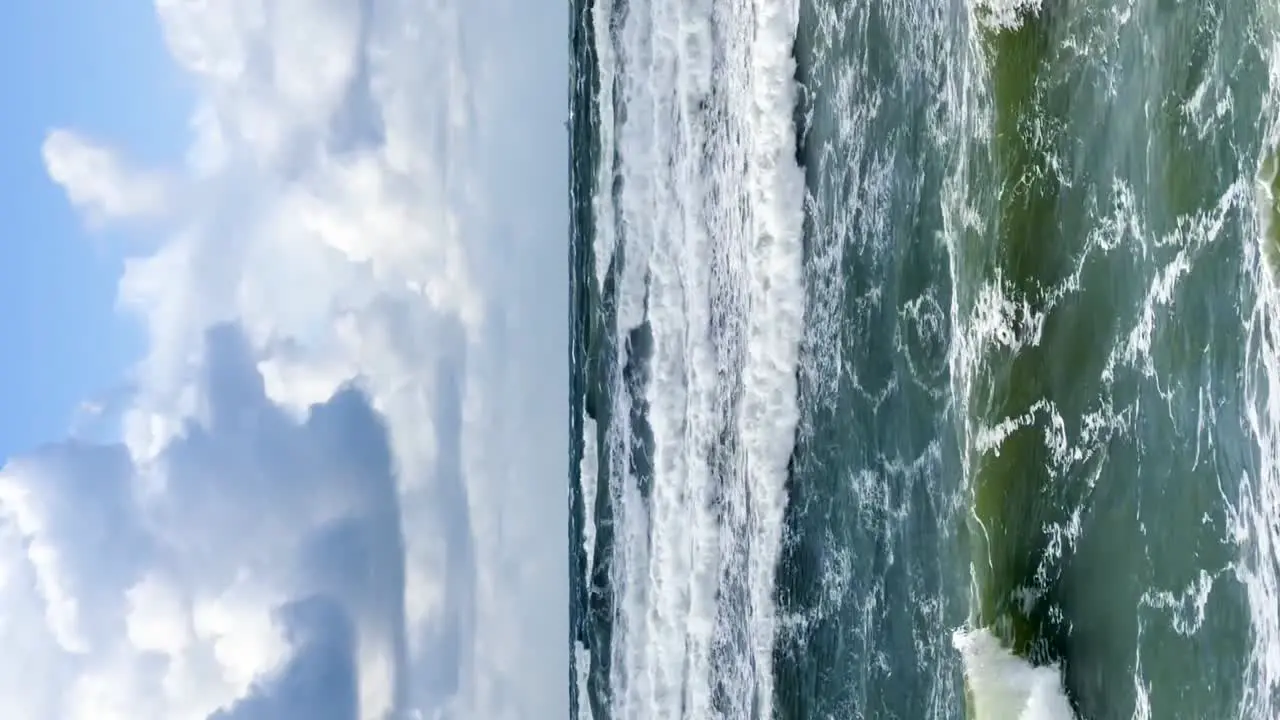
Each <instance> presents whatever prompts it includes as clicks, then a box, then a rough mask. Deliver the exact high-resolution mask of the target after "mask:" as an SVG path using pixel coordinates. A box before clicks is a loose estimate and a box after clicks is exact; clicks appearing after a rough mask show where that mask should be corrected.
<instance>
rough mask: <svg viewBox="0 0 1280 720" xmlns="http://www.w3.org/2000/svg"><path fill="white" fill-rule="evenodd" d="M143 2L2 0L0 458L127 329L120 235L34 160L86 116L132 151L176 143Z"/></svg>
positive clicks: (172, 89) (76, 391)
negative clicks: (108, 231) (88, 224)
mask: <svg viewBox="0 0 1280 720" xmlns="http://www.w3.org/2000/svg"><path fill="white" fill-rule="evenodd" d="M181 82H182V81H181V79H180V77H179V75H178V74H177V73H176V72H174V68H173V64H172V62H171V61H170V60H169V58H168V54H167V52H166V51H165V48H164V46H163V44H162V41H161V36H160V33H159V30H158V27H157V24H156V20H155V11H154V9H153V8H152V7H151V5H150V4H149V3H145V2H102V1H101V0H39V1H38V2H37V1H31V2H17V3H12V4H11V5H10V6H9V7H7V8H6V10H5V20H4V22H3V23H2V24H0V92H2V93H3V97H4V99H5V101H4V104H3V106H4V112H3V113H0V158H3V162H0V191H3V193H4V197H5V201H4V205H3V207H4V217H5V225H6V228H7V230H6V232H7V237H4V238H3V239H2V240H0V337H4V338H5V344H4V352H3V353H0V465H3V460H4V458H6V457H9V456H11V455H13V454H15V453H17V452H22V451H24V450H28V449H31V448H32V447H33V446H35V445H37V444H40V443H45V442H51V441H55V440H59V439H61V438H62V437H64V436H65V435H66V433H67V431H68V427H69V422H70V420H71V418H72V415H73V412H74V410H75V408H76V407H77V406H78V405H79V404H80V403H81V402H83V401H85V400H89V399H93V398H95V397H98V396H100V395H101V394H103V393H104V392H110V391H111V390H112V388H113V386H116V385H118V384H119V383H120V382H121V381H122V380H123V378H124V377H125V373H126V371H127V369H128V366H129V365H130V364H131V363H132V362H133V361H134V360H135V359H136V357H137V356H138V354H139V352H140V350H139V347H138V346H139V342H140V341H139V338H138V333H137V332H136V329H135V328H133V327H132V323H131V322H129V321H128V319H127V318H125V317H123V316H122V315H120V314H119V313H117V312H115V310H114V305H115V296H116V284H117V282H118V280H119V278H120V270H121V268H120V255H119V249H120V248H119V246H118V245H116V244H114V243H110V242H107V240H108V239H107V238H103V237H97V236H91V235H90V234H89V233H87V232H86V231H85V230H84V226H83V224H82V222H81V220H80V219H79V218H78V217H77V216H76V214H75V212H74V211H73V209H72V208H71V206H70V205H69V204H68V203H67V201H66V197H65V194H64V192H63V190H62V188H60V187H58V186H57V185H56V184H54V183H53V182H52V181H51V180H50V179H49V177H48V175H47V173H46V172H45V169H44V166H43V163H42V161H41V156H40V146H41V143H42V142H43V140H44V136H45V134H46V133H47V132H48V131H49V129H50V128H51V127H55V126H58V127H64V126H69V127H82V128H92V132H93V134H94V135H95V137H98V136H100V137H102V138H103V139H105V140H107V141H109V142H118V143H121V144H123V145H125V146H127V147H128V148H129V149H130V152H131V153H132V154H133V155H134V156H136V157H138V158H139V159H140V160H143V161H147V162H151V161H156V162H160V161H169V160H171V159H172V158H173V157H174V156H176V155H177V154H178V153H180V152H181V150H182V142H183V132H184V126H185V122H186V121H185V118H186V114H187V112H188V104H187V100H186V98H185V92H184V91H183V89H182V86H181Z"/></svg>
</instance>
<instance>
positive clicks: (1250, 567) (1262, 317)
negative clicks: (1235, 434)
mask: <svg viewBox="0 0 1280 720" xmlns="http://www.w3.org/2000/svg"><path fill="white" fill-rule="evenodd" d="M1270 12H1271V16H1270V18H1269V21H1270V22H1269V23H1268V24H1267V25H1268V28H1269V33H1268V34H1269V35H1270V37H1269V38H1268V37H1267V36H1266V35H1263V36H1262V37H1260V39H1259V41H1260V42H1261V43H1264V44H1265V43H1266V42H1267V41H1268V40H1269V41H1270V47H1269V48H1267V47H1265V45H1264V51H1266V52H1268V54H1269V59H1270V63H1271V68H1270V70H1271V73H1270V76H1271V84H1270V91H1269V93H1268V97H1267V100H1268V102H1267V103H1266V107H1265V108H1264V110H1263V117H1262V118H1260V121H1261V122H1260V125H1261V126H1262V127H1264V128H1267V130H1266V134H1265V137H1264V141H1263V153H1264V158H1262V159H1261V162H1260V163H1259V164H1260V165H1263V166H1265V164H1266V163H1265V160H1266V158H1265V154H1266V153H1274V152H1276V151H1277V149H1280V11H1277V10H1276V9H1275V8H1272V9H1271V10H1270ZM1267 185H1268V183H1266V182H1265V179H1264V178H1260V182H1259V183H1258V184H1257V186H1256V191H1255V193H1254V194H1253V198H1252V200H1253V203H1254V208H1255V210H1256V214H1255V217H1256V228H1255V232H1256V237H1257V239H1258V242H1257V243H1256V244H1253V243H1250V244H1246V246H1245V254H1246V262H1247V264H1248V266H1249V269H1250V271H1251V276H1252V277H1251V280H1252V284H1253V286H1254V292H1255V294H1256V299H1255V303H1254V306H1253V308H1252V313H1251V314H1250V316H1249V317H1248V318H1247V328H1246V331H1247V335H1246V345H1245V347H1246V356H1247V357H1248V359H1249V360H1250V361H1251V362H1253V363H1255V364H1256V365H1255V367H1256V372H1246V373H1244V381H1245V383H1244V392H1245V396H1246V398H1247V399H1248V401H1249V402H1248V404H1247V407H1246V417H1247V420H1248V426H1249V428H1250V430H1251V431H1252V433H1253V435H1254V439H1255V441H1256V442H1257V444H1258V448H1259V451H1260V452H1259V463H1258V467H1257V473H1256V476H1250V475H1249V474H1245V475H1244V476H1243V477H1242V478H1241V482H1240V489H1239V498H1238V500H1237V501H1236V502H1235V503H1234V504H1233V503H1232V502H1231V501H1230V500H1229V499H1228V498H1226V497H1225V496H1224V498H1223V499H1224V502H1225V504H1226V506H1227V510H1228V516H1229V519H1230V520H1231V529H1232V533H1233V535H1234V539H1235V540H1236V541H1237V542H1238V543H1239V544H1240V545H1241V547H1242V550H1243V553H1244V558H1243V560H1242V562H1240V563H1237V565H1236V575H1237V578H1238V579H1239V580H1240V581H1241V582H1242V583H1243V584H1244V586H1245V589H1246V593H1247V596H1248V599H1249V610H1250V624H1251V628H1252V631H1253V650H1252V653H1251V654H1250V658H1249V663H1248V667H1247V669H1246V673H1245V697H1244V699H1243V701H1242V702H1241V706H1240V708H1239V709H1238V715H1239V717H1241V718H1246V717H1248V718H1252V717H1277V716H1280V707H1277V701H1280V286H1278V285H1277V282H1276V276H1275V274H1273V273H1272V272H1271V268H1269V267H1268V262H1267V252H1266V245H1267V244H1268V243H1269V242H1270V239H1269V238H1270V236H1271V234H1272V233H1273V232H1274V229H1273V228H1271V227H1270V223H1271V217H1270V213H1269V211H1270V210H1271V208H1272V207H1274V206H1273V205H1272V203H1274V202H1276V198H1274V197H1272V196H1271V190H1270V188H1269V187H1267Z"/></svg>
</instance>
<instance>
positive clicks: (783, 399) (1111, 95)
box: [569, 0, 1280, 720]
mask: <svg viewBox="0 0 1280 720" xmlns="http://www.w3.org/2000/svg"><path fill="white" fill-rule="evenodd" d="M574 17H575V24H574V35H573V44H574V49H575V61H574V67H573V68H572V72H573V76H574V78H575V85H574V106H573V111H574V114H573V120H572V129H573V138H574V155H573V158H572V163H573V169H574V197H573V202H574V212H575V215H574V217H575V230H574V238H573V243H572V250H571V262H572V263H573V268H574V275H573V277H574V279H575V280H574V283H575V285H574V298H575V311H574V315H573V317H572V318H571V322H572V323H573V327H574V329H575V337H576V339H575V346H574V352H573V356H572V357H573V362H574V377H575V385H574V403H575V405H574V407H575V415H574V418H573V426H572V437H574V438H576V440H575V445H574V448H573V453H574V455H573V458H572V460H573V467H574V468H575V477H574V478H573V482H572V484H571V487H572V489H573V494H572V498H571V501H572V513H571V516H572V517H573V523H572V526H571V529H570V540H571V543H570V547H571V548H573V554H574V561H575V564H574V568H575V570H574V573H573V576H572V577H571V583H572V587H573V598H574V602H573V607H572V608H571V614H572V618H573V623H574V627H575V629H576V630H575V636H574V637H573V638H571V642H572V643H573V646H574V650H575V655H574V658H575V665H574V668H572V672H571V676H570V678H569V682H571V683H572V687H573V697H574V701H575V710H574V712H575V713H576V714H577V715H576V716H577V717H594V718H597V719H601V718H614V717H617V718H649V717H654V718H668V717H688V718H701V717H724V718H758V717H777V718H959V717H964V716H966V713H967V714H968V715H969V716H971V717H972V716H977V717H989V718H1004V717H1009V718H1020V717H1023V718H1027V719H1028V720H1032V719H1033V718H1054V717H1063V716H1064V715H1069V714H1074V715H1076V716H1078V717H1081V718H1096V719H1103V718H1259V719H1263V718H1273V717H1277V716H1280V465H1277V462H1276V460H1277V456H1280V358H1278V356H1277V342H1280V296H1278V295H1277V290H1276V284H1275V283H1276V277H1277V270H1280V263H1277V261H1276V259H1275V258H1276V256H1277V255H1276V253H1277V250H1276V248H1277V247H1280V230H1277V228H1280V221H1277V219H1280V205H1278V204H1277V198H1280V181H1278V180H1277V177H1276V175H1277V171H1276V168H1277V165H1278V164H1280V161H1278V160H1277V159H1276V158H1277V157H1280V156H1278V155H1277V149H1278V148H1280V131H1278V130H1277V118H1276V112H1277V93H1278V92H1280V59H1278V58H1280V50H1278V48H1280V39H1278V38H1280V9H1278V8H1277V6H1276V5H1275V4H1274V3H1271V2H1266V1H1265V0H1256V1H1255V0H1235V1H1232V2H1228V1H1227V0H1216V1H1213V2H1211V1H1209V0H1191V1H1185V0H1184V1H1181V2H1173V1H1172V0H1168V1H1164V0H1132V1H1131V2H1124V1H1121V0H1097V1H1096V2H1065V1H1060V2H1053V0H1044V2H1043V3H1032V2H1015V1H1009V2H1004V3H1002V4H1001V3H997V2H994V0H990V1H988V2H979V1H978V0H974V1H973V2H969V3H966V2H951V1H944V0H936V1H935V0H881V1H879V2H871V1H862V2H852V1H850V2H835V1H834V0H806V1H804V2H794V3H792V2H785V1H784V0H755V2H748V1H747V0H736V1H735V2H711V1H710V0H704V1H702V2H698V1H695V0H688V1H685V2H676V1H675V0H671V1H666V2H664V1H662V0H629V1H627V2H623V0H613V1H612V2H610V1H609V0H596V2H595V3H592V2H587V1H586V0H582V1H580V2H578V3H577V5H576V6H575V13H574ZM784 131H785V132H784ZM1037 667H1038V668H1041V669H1040V670H1038V671H1037V670H1034V669H1033V668H1037ZM1024 713H1025V714H1024Z"/></svg>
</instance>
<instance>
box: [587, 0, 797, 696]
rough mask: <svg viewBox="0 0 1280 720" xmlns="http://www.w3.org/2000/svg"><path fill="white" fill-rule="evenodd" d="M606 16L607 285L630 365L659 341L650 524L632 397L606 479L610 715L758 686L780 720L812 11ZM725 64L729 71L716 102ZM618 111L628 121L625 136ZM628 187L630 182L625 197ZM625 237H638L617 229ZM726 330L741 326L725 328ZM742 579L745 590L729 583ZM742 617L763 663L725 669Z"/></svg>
mask: <svg viewBox="0 0 1280 720" xmlns="http://www.w3.org/2000/svg"><path fill="white" fill-rule="evenodd" d="M595 13H596V14H595V24H596V25H595V27H596V33H597V52H598V54H599V55H600V57H601V61H600V67H601V84H602V93H601V100H600V102H601V106H602V108H601V122H602V125H603V124H605V123H606V122H608V123H609V124H610V125H611V127H610V128H609V130H608V132H607V133H606V132H605V131H603V130H602V135H601V137H602V140H603V142H605V147H604V149H603V151H602V154H601V168H602V178H604V181H605V185H603V186H601V187H599V188H597V197H596V208H597V216H596V217H597V237H596V245H595V247H596V257H597V268H596V270H597V274H598V276H599V277H603V272H604V271H605V269H607V267H608V258H609V257H612V256H613V255H614V254H615V253H616V252H618V251H620V252H622V253H623V257H624V259H625V262H624V263H623V267H622V268H621V274H620V277H619V284H618V308H619V313H618V336H617V338H616V339H617V341H618V347H619V352H625V349H624V348H625V343H624V340H625V333H627V332H629V331H630V330H632V329H633V328H635V327H638V326H639V325H640V324H641V323H642V322H644V321H645V320H646V319H647V320H648V323H649V329H650V331H651V333H652V338H653V346H652V354H651V356H650V358H649V371H650V376H649V382H648V385H647V387H646V389H645V401H646V402H647V404H648V406H649V409H648V415H647V420H648V423H649V426H650V429H651V430H652V433H653V440H654V451H653V456H652V463H653V477H652V485H651V495H650V498H649V503H648V504H647V505H646V504H645V503H644V502H643V501H642V499H641V497H640V493H639V490H638V483H637V479H636V478H634V477H630V476H629V472H630V471H629V456H630V455H629V454H630V453H631V452H632V450H633V448H631V447H630V436H631V429H630V428H629V427H628V426H627V423H628V419H629V412H630V408H629V407H628V406H627V404H628V399H627V397H626V395H627V394H626V392H624V391H623V390H624V388H623V387H622V385H621V379H620V378H616V379H615V381H614V387H613V392H612V396H613V398H614V403H615V405H614V407H613V408H612V412H611V417H612V418H613V423H612V424H611V426H610V428H609V434H608V438H609V440H608V441H609V443H610V449H611V451H612V452H611V457H612V459H613V462H612V464H611V466H610V467H609V468H607V471H608V472H609V473H610V493H611V495H612V498H611V500H612V502H613V507H614V510H615V513H617V523H618V527H619V536H618V540H617V547H616V555H615V561H616V562H615V565H614V576H613V578H612V580H613V583H614V588H615V592H616V593H617V598H618V606H619V610H618V614H617V616H616V617H615V624H614V648H613V657H614V666H613V667H614V670H613V676H612V677H611V680H610V681H611V684H612V689H613V694H614V701H613V702H614V707H613V708H612V713H611V715H612V716H613V717H617V718H669V717H670V718H674V717H686V716H687V717H712V716H715V715H716V712H717V708H715V707H713V705H712V689H713V687H714V681H715V679H716V678H719V679H721V680H724V679H725V678H730V679H736V681H738V682H741V683H742V687H738V688H733V690H732V691H731V697H730V701H731V702H734V703H744V706H745V707H750V706H751V704H752V703H753V702H754V703H757V704H758V705H759V707H760V708H761V714H762V715H763V716H765V717H767V716H769V715H770V714H771V712H770V711H769V710H768V708H770V707H771V705H772V695H773V687H772V670H771V664H772V663H771V660H772V649H773V623H774V620H773V606H772V593H773V573H774V566H775V564H776V561H777V553H778V549H779V546H780V541H781V532H782V520H783V518H782V512H783V507H784V504H785V492H784V486H785V479H786V466H787V461H788V459H789V457H790V453H791V448H792V444H793V441H794V430H795V424H796V421H797V418H798V410H797V407H796V404H797V400H796V380H795V371H796V363H797V361H798V355H799V340H800V333H801V325H802V313H803V288H802V284H801V247H802V244H801V243H802V240H801V226H802V202H803V194H804V183H803V176H802V174H801V172H800V170H799V168H798V167H797V166H796V163H795V160H794V152H795V147H794V142H795V140H794V135H795V133H794V128H793V127H792V110H793V107H794V102H795V88H794V86H793V85H794V83H793V79H792V78H793V76H794V65H793V61H792V58H791V45H792V41H793V39H794V34H795V27H796V24H797V20H798V6H797V3H796V2H795V0H755V1H754V3H752V2H745V3H737V4H726V3H717V2H714V1H713V0H683V1H681V0H648V1H647V2H646V1H640V0H632V1H631V2H629V3H628V7H627V10H626V13H625V15H620V18H621V22H620V23H619V24H617V25H616V26H615V27H613V28H612V35H611V28H610V23H611V22H614V21H615V20H617V19H615V18H614V17H613V3H612V2H610V1H609V0H602V1H601V2H598V3H597V5H596V10H595ZM611 37H612V40H610V38H611ZM716 58H722V59H723V62H722V63H721V65H720V66H717V67H715V68H714V76H715V88H714V93H715V94H714V95H713V83H712V78H713V62H714V61H715V60H716ZM615 79H616V80H618V85H617V92H618V93H619V94H618V96H617V97H616V98H614V97H612V96H611V95H610V93H612V90H610V89H609V88H611V87H612V86H613V82H614V80H615ZM606 98H607V99H608V103H609V104H610V105H611V104H612V102H613V101H614V100H615V99H616V100H618V101H620V103H621V105H622V106H623V107H625V112H622V113H618V114H616V115H615V114H612V113H611V111H610V114H609V116H608V117H607V118H606V113H605V108H604V107H603V106H604V105H605V104H606ZM708 108H711V109H713V110H714V111H715V112H714V113H712V112H709V111H708ZM615 143H616V145H617V148H618V161H617V166H616V167H614V166H613V165H612V162H613V161H612V159H611V157H612V149H611V147H609V146H610V145H611V144H615ZM614 171H616V172H617V173H618V174H619V175H620V178H621V180H622V191H621V192H620V193H619V194H618V195H617V196H616V197H615V196H614V195H613V194H612V187H611V182H610V181H609V179H608V178H609V177H610V175H611V173H612V172H614ZM614 218H616V219H617V220H618V221H619V222H618V225H619V227H621V228H622V236H620V237H619V236H616V235H615V234H613V232H612V230H611V229H607V228H604V227H603V226H604V225H605V224H606V222H608V223H609V224H610V226H611V227H612V223H613V219H614ZM716 315H721V316H724V315H727V316H729V317H730V318H732V321H731V322H730V323H728V325H727V326H720V325H716V326H713V317H715V316H716ZM622 362H625V357H620V358H619V364H621V363H622ZM739 373H740V377H739ZM726 383H728V384H729V385H730V386H732V385H738V386H739V388H740V392H741V401H740V405H739V406H738V407H737V408H736V409H735V408H734V407H733V406H731V405H726V403H725V400H726V397H727V396H728V387H727V386H726ZM735 431H736V435H737V437H738V439H739V441H740V442H739V448H738V452H737V453H736V455H735V456H734V457H731V458H729V461H728V463H727V466H726V467H723V468H721V469H719V470H718V471H717V470H716V466H713V460H714V458H715V456H716V453H718V452H719V451H720V450H721V448H722V447H723V443H722V442H721V436H722V434H723V433H725V432H735ZM713 473H714V474H713ZM717 502H718V503H719V512H717V507H716V505H715V503H717ZM721 513H722V514H721ZM726 558H729V559H732V560H734V561H735V563H728V562H726ZM740 566H741V567H742V568H744V569H743V570H742V573H743V574H744V575H745V576H744V575H743V574H739V575H734V574H733V573H732V572H729V571H727V568H729V567H740ZM740 582H741V583H745V586H746V588H747V591H746V595H747V598H746V600H747V603H746V605H747V606H746V607H737V606H732V607H726V608H721V607H720V606H719V602H720V601H721V600H722V599H723V598H725V597H728V596H730V595H732V594H733V593H732V591H728V592H722V589H723V588H724V587H725V586H726V585H732V584H736V583H740ZM726 614H727V616H728V617H729V618H730V620H729V622H730V623H731V624H734V625H738V626H740V627H735V628H734V629H735V630H740V631H744V634H745V636H746V637H747V638H748V642H747V646H746V647H741V648H737V649H738V650H739V652H738V653H737V654H736V655H733V654H731V656H730V657H715V658H713V653H712V648H713V644H714V643H715V641H716V640H717V638H716V637H715V636H714V633H715V631H716V628H717V618H718V617H721V616H725V615H726ZM727 712H729V714H730V715H733V714H734V713H733V712H732V711H727Z"/></svg>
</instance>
